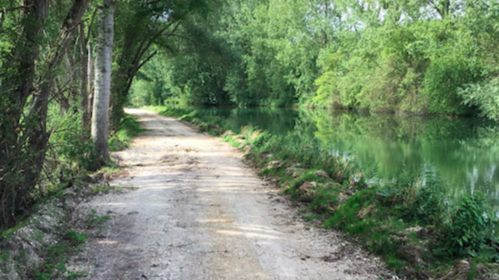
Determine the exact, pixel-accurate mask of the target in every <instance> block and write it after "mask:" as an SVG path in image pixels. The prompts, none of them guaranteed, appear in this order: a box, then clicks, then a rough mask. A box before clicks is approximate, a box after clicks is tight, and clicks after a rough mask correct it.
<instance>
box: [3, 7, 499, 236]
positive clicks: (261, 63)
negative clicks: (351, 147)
mask: <svg viewBox="0 0 499 280" xmlns="http://www.w3.org/2000/svg"><path fill="white" fill-rule="evenodd" d="M498 41H499V3H498V2H497V1H490V0H485V1H483V0H404V1H398V0H397V1H395V0H384V1H379V0H357V1H344V0H338V1H329V0H297V1H292V2H290V1H285V0H272V1H264V0H250V1H242V0H235V1H228V0H217V1H209V3H208V2H204V1H202V0H189V1H180V0H157V1H145V0H144V1H119V0H116V1H112V0H102V1H90V0H55V1H49V0H38V1H35V0H1V1H0V57H1V58H0V73H1V74H0V228H5V227H8V226H11V225H13V224H15V223H16V221H17V218H16V217H18V216H22V215H23V214H25V213H28V211H29V209H30V207H31V206H32V205H33V204H34V203H35V202H36V201H37V199H38V198H40V197H44V196H47V195H48V194H50V193H51V192H53V191H55V190H57V189H59V188H60V187H61V185H64V184H67V182H68V181H70V180H71V178H74V177H75V176H77V174H78V170H85V169H90V170H91V169H96V168H98V166H100V165H101V164H102V163H103V162H105V160H106V158H107V157H108V154H107V150H108V147H107V145H108V142H107V141H108V140H107V139H108V136H109V135H110V134H111V135H112V134H113V133H114V132H115V131H116V129H117V128H118V127H119V125H120V122H122V120H123V119H124V113H123V106H124V105H125V104H127V103H129V102H131V103H133V104H135V105H145V104H152V105H155V104H164V103H167V102H183V103H189V104H204V105H227V104H230V105H238V106H296V105H299V106H311V107H330V108H332V107H336V108H346V109H354V110H363V111H373V112H377V111H382V112H397V113H399V112H408V113H416V114H427V113H443V114H452V115H475V116H485V117H488V118H491V119H498V118H499V99H498V98H497V96H498V91H499V78H498V77H499V76H498V73H499V67H498V66H499V63H498V61H499V60H498V55H499V51H498V50H497V45H498V43H499V42H498ZM108 110H110V111H109V112H108ZM91 116H93V118H92V121H91ZM108 118H109V120H108ZM108 121H109V126H110V128H108V127H107V125H108Z"/></svg>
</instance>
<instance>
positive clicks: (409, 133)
mask: <svg viewBox="0 0 499 280" xmlns="http://www.w3.org/2000/svg"><path fill="white" fill-rule="evenodd" d="M202 114H203V115H204V116H205V117H207V118H210V119H211V120H214V119H215V120H216V121H217V122H219V123H220V124H221V125H223V126H225V127H229V128H230V129H232V130H233V131H236V132H238V131H239V129H240V128H241V127H243V126H245V125H248V124H251V125H253V126H257V127H259V128H260V129H262V130H267V131H269V132H270V133H272V134H278V135H287V137H288V138H289V139H290V145H316V146H317V148H318V149H320V150H323V151H328V152H329V153H330V154H331V155H335V156H338V155H343V156H353V157H355V159H356V162H357V163H358V164H359V165H360V167H361V168H362V169H364V170H365V171H366V174H376V178H377V179H380V180H381V179H383V180H393V179H396V178H398V177H399V176H401V175H402V174H403V176H411V177H414V178H416V177H421V176H423V175H424V174H425V173H427V172H428V171H430V172H433V173H435V174H436V176H437V177H438V178H439V179H440V180H441V181H442V182H443V183H444V184H445V187H446V189H447V191H448V194H449V195H450V196H451V197H460V196H462V195H464V194H467V193H473V192H476V191H480V192H482V193H484V194H485V195H486V196H487V197H489V198H491V199H492V200H494V201H497V199H498V198H499V196H498V195H499V194H498V193H499V192H498V191H497V190H498V188H499V171H498V169H497V163H498V159H499V143H498V141H497V139H499V126H498V125H497V124H496V123H493V122H488V121H485V120H480V119H472V118H459V119H452V118H448V117H431V118H430V117H400V116H393V115H360V114H353V113H350V112H331V111H325V110H292V109H242V108H234V109H228V108H226V109H219V108H216V109H215V108H211V109H204V110H202Z"/></svg>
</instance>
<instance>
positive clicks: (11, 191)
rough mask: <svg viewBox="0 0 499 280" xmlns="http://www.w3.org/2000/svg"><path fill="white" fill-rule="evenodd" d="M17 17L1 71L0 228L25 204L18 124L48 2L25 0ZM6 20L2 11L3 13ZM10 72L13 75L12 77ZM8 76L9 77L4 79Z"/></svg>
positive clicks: (30, 84) (31, 79)
mask: <svg viewBox="0 0 499 280" xmlns="http://www.w3.org/2000/svg"><path fill="white" fill-rule="evenodd" d="M21 4H22V5H23V6H26V7H27V8H26V9H23V10H22V12H21V16H20V22H21V24H22V26H21V28H22V30H21V31H20V34H21V35H20V37H19V40H18V41H17V42H16V45H15V47H14V48H13V49H12V54H11V59H12V61H13V63H11V64H9V65H8V66H7V65H5V66H6V67H4V68H3V69H0V71H1V75H2V76H3V77H2V83H3V85H2V86H3V88H4V89H8V91H6V92H2V93H1V94H0V98H2V99H3V102H5V103H4V104H10V106H5V107H2V108H0V137H1V138H2V139H1V141H0V229H3V228H6V227H9V226H12V225H13V224H15V222H16V219H15V215H16V214H17V213H18V212H19V210H20V209H19V208H21V207H22V205H23V204H24V203H25V200H24V199H23V198H21V195H20V194H19V193H20V192H21V190H19V188H18V186H19V185H20V186H23V182H22V180H23V178H22V175H21V174H20V173H19V170H22V168H23V167H22V166H21V165H22V162H23V160H24V156H23V153H22V149H23V147H22V144H21V143H19V141H18V137H19V135H20V131H21V125H20V124H19V121H20V119H21V115H22V112H23V109H24V106H25V104H26V101H27V99H28V97H29V95H30V94H31V93H32V89H33V84H34V80H35V65H36V60H37V59H38V56H39V54H40V51H39V42H40V37H41V34H42V30H43V27H44V25H45V21H46V18H47V14H48V7H49V0H39V1H36V0H26V1H22V2H21ZM2 17H5V10H4V11H3V13H2ZM11 73H14V75H12V74H11ZM5 77H9V78H5Z"/></svg>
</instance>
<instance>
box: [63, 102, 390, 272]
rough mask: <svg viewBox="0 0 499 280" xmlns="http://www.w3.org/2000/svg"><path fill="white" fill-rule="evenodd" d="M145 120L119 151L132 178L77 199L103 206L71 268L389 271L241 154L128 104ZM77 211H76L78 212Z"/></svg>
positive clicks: (84, 207)
mask: <svg viewBox="0 0 499 280" xmlns="http://www.w3.org/2000/svg"><path fill="white" fill-rule="evenodd" d="M127 113H129V114H132V115H135V116H137V117H138V119H139V121H140V122H141V125H142V127H144V128H145V129H147V131H146V132H144V133H142V134H141V136H139V137H137V138H136V139H135V140H134V143H133V145H132V146H131V147H130V148H129V149H127V150H125V151H123V152H120V153H117V154H116V156H117V157H118V158H120V159H121V162H120V164H121V165H125V166H127V167H126V171H127V172H126V173H125V175H123V176H122V177H121V178H117V179H114V180H112V181H111V182H110V183H111V185H115V186H122V187H134V188H136V189H135V190H133V191H130V192H126V193H121V194H119V193H111V194H107V195H102V196H99V197H96V198H94V199H92V200H91V201H89V202H86V203H82V204H81V205H80V206H79V207H78V210H77V213H79V215H76V216H75V217H76V218H75V223H76V222H77V219H78V217H83V215H84V214H88V213H89V211H90V210H91V209H92V210H95V211H96V212H97V214H98V215H108V216H111V217H112V220H110V221H107V222H106V223H105V224H104V226H103V227H102V228H96V229H93V230H92V231H91V234H90V236H89V239H88V241H87V243H86V245H85V246H84V248H83V250H82V252H81V253H80V254H79V255H77V256H75V257H73V258H72V259H71V261H70V263H69V265H68V269H70V270H76V271H87V272H88V274H89V276H88V278H89V279H106V280H111V279H182V280H185V279H342V280H345V279H362V280H365V279H380V277H384V279H388V277H387V275H388V274H387V271H386V269H384V265H383V264H382V262H381V261H379V260H378V259H377V258H376V257H374V256H370V255H368V254H367V253H366V252H363V251H362V250H361V249H359V247H358V246H355V245H353V244H351V243H349V242H348V241H346V240H345V239H343V238H342V236H341V234H340V233H338V232H335V231H331V230H324V229H320V228H317V227H313V226H310V225H309V224H307V223H306V222H304V221H303V220H302V219H301V218H300V216H299V214H298V211H297V209H295V208H293V207H291V206H290V203H289V202H288V201H287V199H284V198H282V197H281V196H280V195H279V194H277V190H276V189H275V187H273V186H271V185H269V183H267V182H265V181H263V180H261V179H259V178H258V177H257V176H256V175H255V173H254V171H253V170H252V169H250V168H249V167H247V166H246V165H245V164H244V163H242V161H241V160H242V153H241V152H239V151H238V150H236V149H235V148H233V147H231V146H230V145H229V144H228V143H223V142H220V139H218V138H214V137H211V136H207V135H203V134H199V133H197V132H196V131H194V130H193V129H192V128H191V127H189V126H187V125H185V124H183V123H181V122H179V121H178V120H176V119H173V118H167V117H162V116H159V115H157V114H155V113H152V112H149V111H144V110H138V109H128V110H127ZM81 219H83V218H81Z"/></svg>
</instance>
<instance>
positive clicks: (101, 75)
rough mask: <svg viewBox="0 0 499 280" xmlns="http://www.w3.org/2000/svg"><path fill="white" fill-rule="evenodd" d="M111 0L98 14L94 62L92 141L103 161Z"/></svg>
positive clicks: (106, 113)
mask: <svg viewBox="0 0 499 280" xmlns="http://www.w3.org/2000/svg"><path fill="white" fill-rule="evenodd" d="M113 3H114V1H113V0H104V2H103V5H102V6H101V7H99V12H98V32H99V35H98V38H97V46H96V49H97V50H96V51H97V57H96V60H95V85H94V103H93V113H92V131H91V133H92V139H93V140H94V143H95V145H96V147H97V149H98V150H99V154H100V156H101V157H102V158H103V159H107V158H108V157H109V149H108V133H109V132H108V130H109V99H110V95H111V63H112V54H113V36H114V9H113Z"/></svg>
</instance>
